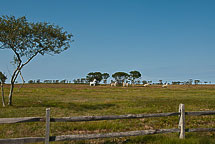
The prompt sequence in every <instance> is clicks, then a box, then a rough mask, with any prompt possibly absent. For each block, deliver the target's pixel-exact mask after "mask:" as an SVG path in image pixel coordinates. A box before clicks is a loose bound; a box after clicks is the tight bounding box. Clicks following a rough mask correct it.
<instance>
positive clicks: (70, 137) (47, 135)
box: [0, 104, 215, 144]
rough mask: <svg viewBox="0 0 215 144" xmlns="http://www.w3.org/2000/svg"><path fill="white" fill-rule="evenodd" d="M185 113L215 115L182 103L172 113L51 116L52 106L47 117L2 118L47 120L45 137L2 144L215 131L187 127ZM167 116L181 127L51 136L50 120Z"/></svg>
mask: <svg viewBox="0 0 215 144" xmlns="http://www.w3.org/2000/svg"><path fill="white" fill-rule="evenodd" d="M185 115H190V116H201V115H215V111H198V112H185V108H184V104H180V105H179V112H171V113H155V114H129V115H110V116H80V117H63V118H50V108H47V109H46V118H40V117H24V118H0V124H12V123H23V122H46V131H45V137H24V138H9V139H0V144H24V143H33V142H45V144H48V143H49V142H51V141H71V140H88V139H98V138H113V137H128V136H140V135H152V134H162V133H172V132H178V133H179V138H180V139H184V138H185V132H212V131H215V128H192V129H185ZM167 116H179V127H178V128H174V129H156V130H140V131H129V132H114V133H99V134H83V135H61V136H50V122H81V121H99V120H116V119H135V118H150V117H167Z"/></svg>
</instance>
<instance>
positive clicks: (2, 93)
mask: <svg viewBox="0 0 215 144" xmlns="http://www.w3.org/2000/svg"><path fill="white" fill-rule="evenodd" d="M1 95H2V105H3V107H5V100H4V87H3V83H2V82H1Z"/></svg>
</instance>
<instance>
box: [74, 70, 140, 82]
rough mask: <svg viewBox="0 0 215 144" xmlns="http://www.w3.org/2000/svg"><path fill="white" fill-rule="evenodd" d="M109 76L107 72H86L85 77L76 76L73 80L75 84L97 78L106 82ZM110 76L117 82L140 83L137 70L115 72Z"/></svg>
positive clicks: (98, 80)
mask: <svg viewBox="0 0 215 144" xmlns="http://www.w3.org/2000/svg"><path fill="white" fill-rule="evenodd" d="M109 77H110V74H108V73H101V72H90V73H88V74H87V76H86V77H85V78H78V79H74V80H73V82H74V83H76V84H88V83H89V82H91V81H93V80H94V79H96V80H97V83H101V82H103V83H104V84H107V80H108V78H109ZM112 78H113V79H114V80H112V81H116V82H117V83H123V82H130V83H132V84H140V83H141V81H140V78H141V73H140V72H139V71H130V72H129V73H126V72H115V73H114V74H112Z"/></svg>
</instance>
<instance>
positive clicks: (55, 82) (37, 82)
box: [28, 79, 71, 84]
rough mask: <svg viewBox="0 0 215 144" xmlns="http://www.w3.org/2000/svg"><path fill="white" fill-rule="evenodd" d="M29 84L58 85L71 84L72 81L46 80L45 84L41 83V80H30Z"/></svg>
mask: <svg viewBox="0 0 215 144" xmlns="http://www.w3.org/2000/svg"><path fill="white" fill-rule="evenodd" d="M28 83H29V84H39V83H54V84H57V83H71V81H69V80H66V79H64V80H44V81H43V82H42V81H40V79H37V80H29V81H28Z"/></svg>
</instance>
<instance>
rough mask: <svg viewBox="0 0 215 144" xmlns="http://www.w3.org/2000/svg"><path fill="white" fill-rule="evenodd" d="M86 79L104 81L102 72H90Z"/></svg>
mask: <svg viewBox="0 0 215 144" xmlns="http://www.w3.org/2000/svg"><path fill="white" fill-rule="evenodd" d="M86 78H87V80H88V81H93V80H94V79H96V80H97V81H98V82H101V80H102V79H103V77H102V73H101V72H90V73H88V74H87V77H86Z"/></svg>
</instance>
